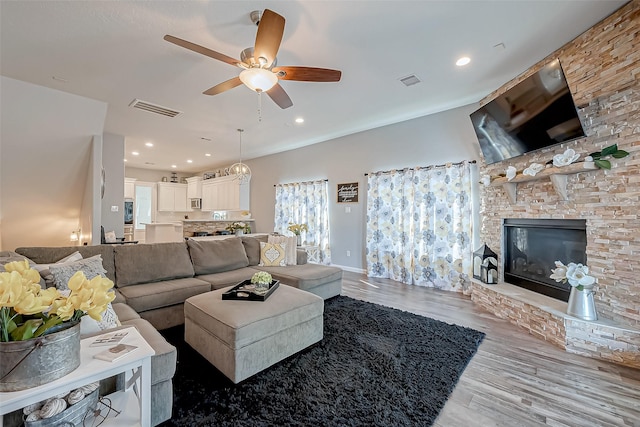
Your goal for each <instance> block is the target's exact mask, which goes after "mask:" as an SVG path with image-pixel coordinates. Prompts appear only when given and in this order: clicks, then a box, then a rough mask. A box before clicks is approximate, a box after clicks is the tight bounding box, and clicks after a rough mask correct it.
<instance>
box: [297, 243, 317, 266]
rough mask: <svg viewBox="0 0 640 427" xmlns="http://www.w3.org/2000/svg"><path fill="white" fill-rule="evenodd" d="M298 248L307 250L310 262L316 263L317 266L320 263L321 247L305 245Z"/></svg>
mask: <svg viewBox="0 0 640 427" xmlns="http://www.w3.org/2000/svg"><path fill="white" fill-rule="evenodd" d="M298 247H299V248H301V249H304V250H305V252H306V253H307V261H308V262H313V263H316V264H317V263H319V262H320V247H319V246H310V245H303V246H298Z"/></svg>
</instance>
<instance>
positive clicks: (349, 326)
mask: <svg viewBox="0 0 640 427" xmlns="http://www.w3.org/2000/svg"><path fill="white" fill-rule="evenodd" d="M247 304H249V305H250V304H260V303H259V302H249V301H248V302H247ZM324 313H325V314H324V339H323V340H322V341H321V342H319V343H317V344H315V345H313V346H311V347H309V348H307V349H306V350H303V351H302V352H300V353H298V354H296V355H293V356H291V357H289V358H288V359H286V360H284V361H282V362H280V363H278V364H276V365H274V366H272V367H270V368H269V369H267V370H265V371H263V372H260V373H259V374H257V375H255V376H253V377H251V378H249V379H247V380H245V381H244V382H242V383H240V384H238V385H234V384H233V383H232V382H231V381H229V380H228V379H227V378H226V377H224V375H222V374H221V373H220V372H219V371H218V370H217V369H215V368H214V367H213V366H212V365H211V364H209V362H207V361H206V360H205V359H204V358H203V357H201V356H200V355H199V354H198V353H196V352H195V351H194V350H193V349H192V348H191V347H189V345H188V344H185V342H184V340H183V334H184V329H183V327H176V328H171V329H167V330H165V331H162V333H163V335H164V336H165V337H166V338H167V339H168V340H169V341H170V342H171V343H172V344H173V345H175V346H176V347H177V348H178V367H177V372H176V375H175V377H174V378H173V387H174V406H173V418H172V419H171V420H170V421H167V422H165V423H163V424H162V426H189V427H192V426H234V427H238V426H384V427H388V426H412V427H413V426H430V425H432V424H433V422H434V421H435V420H436V418H437V417H438V413H439V412H440V410H441V409H442V408H443V406H444V404H445V402H446V401H447V398H448V397H449V395H450V394H451V392H452V391H453V388H454V387H455V385H456V383H457V382H458V379H459V377H460V375H461V374H462V372H463V371H464V369H465V367H466V366H467V364H468V363H469V361H470V360H471V358H472V357H473V355H474V354H475V352H476V350H477V348H478V346H479V345H480V343H481V342H482V339H483V338H484V333H482V332H478V331H475V330H473V329H469V328H465V327H462V326H456V325H449V324H447V323H444V322H440V321H438V320H433V319H430V318H428V317H423V316H418V315H415V314H411V313H407V312H404V311H400V310H395V309H392V308H387V307H383V306H380V305H376V304H371V303H368V302H363V301H358V300H355V299H352V298H349V297H344V296H339V297H336V298H332V299H330V300H328V301H325V312H324Z"/></svg>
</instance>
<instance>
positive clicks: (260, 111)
mask: <svg viewBox="0 0 640 427" xmlns="http://www.w3.org/2000/svg"><path fill="white" fill-rule="evenodd" d="M258 122H260V123H262V92H258Z"/></svg>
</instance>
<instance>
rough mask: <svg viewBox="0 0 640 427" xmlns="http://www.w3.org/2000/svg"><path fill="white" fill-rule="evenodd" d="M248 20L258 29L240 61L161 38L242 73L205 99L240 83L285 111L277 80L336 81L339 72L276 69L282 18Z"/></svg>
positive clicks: (253, 16) (271, 13)
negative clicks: (250, 45) (264, 93)
mask: <svg viewBox="0 0 640 427" xmlns="http://www.w3.org/2000/svg"><path fill="white" fill-rule="evenodd" d="M251 19H252V21H253V22H254V23H255V24H257V25H258V32H257V34H256V42H255V46H254V47H248V48H246V49H244V50H243V51H242V53H241V54H240V60H237V59H234V58H231V57H230V56H227V55H224V54H222V53H219V52H216V51H214V50H211V49H208V48H206V47H203V46H200V45H197V44H195V43H191V42H188V41H186V40H182V39H180V38H178V37H174V36H170V35H168V34H167V35H165V36H164V39H165V40H166V41H168V42H171V43H174V44H176V45H178V46H181V47H184V48H186V49H189V50H192V51H194V52H197V53H200V54H202V55H205V56H208V57H210V58H213V59H217V60H218V61H222V62H226V63H227V64H229V65H233V66H236V67H238V68H241V69H242V71H241V72H240V75H238V76H237V77H234V78H232V79H230V80H227V81H225V82H222V83H220V84H217V85H215V86H213V87H212V88H210V89H207V90H206V91H204V92H203V93H204V94H205V95H217V94H219V93H222V92H224V91H227V90H229V89H233V88H234V87H236V86H239V85H241V84H243V83H244V84H245V85H246V86H247V87H248V88H249V89H251V90H254V91H256V92H259V93H260V92H266V93H267V95H269V97H270V98H271V99H272V100H273V101H274V102H275V103H276V104H278V106H279V107H280V108H289V107H291V106H292V105H293V102H291V98H289V95H287V92H285V90H284V89H283V88H282V86H280V83H278V81H279V80H295V81H303V82H337V81H340V77H341V75H342V72H341V71H339V70H330V69H327V68H315V67H298V66H283V67H277V66H276V54H277V53H278V49H279V48H280V42H281V41H282V35H283V33H284V22H285V20H284V17H282V16H281V15H278V14H277V13H276V12H274V11H272V10H269V9H265V10H264V13H262V14H260V12H259V11H253V12H252V13H251Z"/></svg>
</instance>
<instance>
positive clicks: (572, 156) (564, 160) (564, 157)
mask: <svg viewBox="0 0 640 427" xmlns="http://www.w3.org/2000/svg"><path fill="white" fill-rule="evenodd" d="M579 158H580V154H576V152H575V150H574V149H573V148H567V149H566V150H565V152H564V153H562V154H556V155H555V156H553V166H555V167H562V166H568V165H570V164H571V163H573V162H575V161H576V160H578V159H579Z"/></svg>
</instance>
